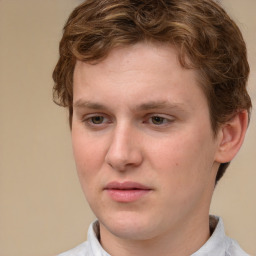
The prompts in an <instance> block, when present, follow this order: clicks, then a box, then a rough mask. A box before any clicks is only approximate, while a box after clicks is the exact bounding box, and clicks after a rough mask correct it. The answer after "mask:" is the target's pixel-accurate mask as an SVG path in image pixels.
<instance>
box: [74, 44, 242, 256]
mask: <svg viewBox="0 0 256 256" xmlns="http://www.w3.org/2000/svg"><path fill="white" fill-rule="evenodd" d="M73 101H74V106H73V107H74V115H73V121H72V143H73V151H74V157H75V162H76V165H77V171H78V175H79V179H80V182H81V186H82V189H83V191H84V194H85V196H86V199H87V200H88V202H89V204H90V207H91V208H92V210H93V212H94V213H95V215H96V217H97V218H98V219H99V222H100V233H101V244H102V246H103V248H104V249H105V250H106V251H107V252H108V253H110V254H111V255H113V256H117V255H118V256H125V255H142V256H143V255H147V256H148V255H161V256H165V255H172V256H175V255H179V256H181V255H190V254H192V253H194V252H195V251H197V250H198V249H199V248H200V247H201V246H202V245H203V244H204V243H205V242H206V240H207V239H208V238H209V217H208V215H209V207H210V202H211V198H212V193H213V191H214V185H215V177H216V173H217V169H218V166H219V163H220V162H221V161H223V162H225V161H227V160H228V159H229V158H232V157H233V156H234V154H235V153H234V152H236V151H237V148H238V147H239V146H240V144H241V141H240V142H239V143H237V147H236V150H233V151H234V152H233V151H232V152H231V153H230V148H231V145H230V144H228V143H229V142H231V141H232V139H233V138H235V137H239V136H238V135H237V136H235V135H236V134H237V133H236V132H234V131H233V130H234V129H233V128H232V127H233V126H232V124H231V123H230V124H229V126H225V127H224V128H223V129H220V131H219V133H218V134H217V136H216V137H214V136H213V132H212V129H211V124H210V116H209V109H208V104H207V100H206V97H205V95H204V93H203V92H202V90H201V88H200V87H199V85H198V77H197V73H196V71H195V70H188V69H184V68H182V67H181V66H180V64H179V62H178V59H177V52H176V50H175V49H174V48H173V47H171V46H166V45H155V44H146V43H139V44H136V45H133V46H128V47H122V48H117V49H114V50H112V52H111V53H110V54H109V55H108V57H107V58H106V59H104V60H103V61H100V62H99V63H98V64H94V65H91V64H89V63H83V62H80V61H77V64H76V67H75V71H74V99H73ZM242 117H243V118H235V121H234V122H235V123H236V124H237V125H240V124H241V123H245V122H246V114H244V115H242ZM241 120H242V121H241ZM240 126H241V125H240ZM227 127H228V128H227ZM238 130H239V129H238ZM239 131H240V133H241V129H240V130H239ZM240 137H243V136H240ZM240 137H239V138H240ZM240 140H242V139H240ZM238 144H239V145H238ZM227 145H230V147H228V146H227ZM232 145H233V144H232ZM227 152H228V153H229V155H228V153H227ZM113 181H115V182H119V183H122V182H126V181H132V182H138V183H140V184H142V185H144V186H146V187H147V188H149V189H150V190H149V192H148V193H146V194H145V195H143V196H142V197H140V198H138V199H137V200H135V201H132V202H118V201H116V200H113V198H111V196H110V195H109V194H108V193H107V191H106V190H105V187H106V186H107V184H109V183H110V182H113ZM170 253H171V254H170Z"/></svg>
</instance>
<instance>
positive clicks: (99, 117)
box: [92, 116, 103, 124]
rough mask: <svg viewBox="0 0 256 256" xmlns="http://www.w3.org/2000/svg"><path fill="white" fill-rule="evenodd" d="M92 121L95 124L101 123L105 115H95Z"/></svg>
mask: <svg viewBox="0 0 256 256" xmlns="http://www.w3.org/2000/svg"><path fill="white" fill-rule="evenodd" d="M92 122H93V123H94V124H101V123H102V122H103V117H102V116H94V117H93V118H92Z"/></svg>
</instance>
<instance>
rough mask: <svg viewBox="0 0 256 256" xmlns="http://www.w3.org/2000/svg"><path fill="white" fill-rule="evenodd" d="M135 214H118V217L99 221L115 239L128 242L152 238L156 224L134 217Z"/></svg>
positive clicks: (142, 217) (143, 218)
mask: <svg viewBox="0 0 256 256" xmlns="http://www.w3.org/2000/svg"><path fill="white" fill-rule="evenodd" d="M136 215H137V214H135V215H134V214H125V213H124V212H121V213H120V216H119V217H118V216H115V217H113V218H105V220H107V221H104V220H103V221H100V223H101V225H103V226H104V228H105V229H106V230H107V231H108V232H110V233H111V234H113V235H114V236H116V237H119V238H121V239H129V240H147V239H151V238H153V237H154V235H155V234H153V233H155V232H156V229H155V227H156V226H158V224H157V223H153V222H152V220H151V221H149V219H148V218H147V217H146V216H143V215H142V216H136Z"/></svg>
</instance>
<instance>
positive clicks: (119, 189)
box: [104, 181, 152, 203]
mask: <svg viewBox="0 0 256 256" xmlns="http://www.w3.org/2000/svg"><path fill="white" fill-rule="evenodd" d="M104 191H106V192H107V194H108V196H109V197H110V198H111V199H112V200H114V201H116V202H123V203H128V202H134V201H137V200H139V199H141V198H142V197H144V196H146V195H147V194H148V193H149V192H151V191H152V189H151V188H150V187H148V186H145V185H142V184H140V183H137V182H131V181H127V182H110V183H108V184H107V186H106V187H105V188H104Z"/></svg>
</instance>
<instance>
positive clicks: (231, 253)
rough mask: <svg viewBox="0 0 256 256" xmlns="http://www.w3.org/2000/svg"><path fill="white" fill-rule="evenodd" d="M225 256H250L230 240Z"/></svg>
mask: <svg viewBox="0 0 256 256" xmlns="http://www.w3.org/2000/svg"><path fill="white" fill-rule="evenodd" d="M226 255H227V256H250V255H249V254H247V253H246V252H245V251H244V250H243V249H242V248H241V247H240V245H239V244H238V242H237V241H235V240H233V239H231V238H229V243H228V247H227V252H226Z"/></svg>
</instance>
